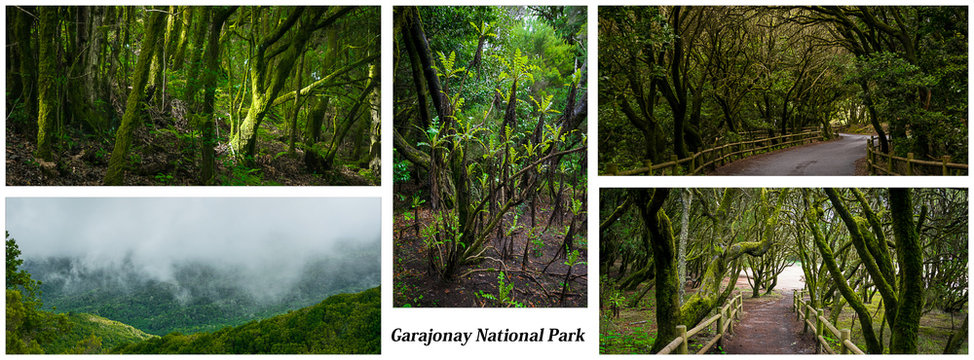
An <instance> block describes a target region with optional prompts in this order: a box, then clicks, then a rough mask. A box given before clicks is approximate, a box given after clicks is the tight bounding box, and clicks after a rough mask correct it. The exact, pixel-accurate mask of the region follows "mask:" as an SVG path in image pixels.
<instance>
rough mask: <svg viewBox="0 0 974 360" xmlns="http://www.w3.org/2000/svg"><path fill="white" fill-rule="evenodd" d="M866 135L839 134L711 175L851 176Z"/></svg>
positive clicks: (737, 162)
mask: <svg viewBox="0 0 974 360" xmlns="http://www.w3.org/2000/svg"><path fill="white" fill-rule="evenodd" d="M868 140H869V136H868V135H854V134H839V138H838V139H836V140H833V141H827V142H822V143H817V144H809V145H804V146H799V147H796V148H792V149H785V150H779V151H775V152H772V153H767V154H761V155H757V156H754V157H749V158H746V159H743V160H739V161H735V162H733V163H730V164H728V165H726V166H722V167H720V168H718V169H717V170H715V171H714V172H713V173H712V174H713V175H764V176H776V175H855V174H856V161H857V160H859V159H862V158H863V157H865V156H866V142H867V141H868Z"/></svg>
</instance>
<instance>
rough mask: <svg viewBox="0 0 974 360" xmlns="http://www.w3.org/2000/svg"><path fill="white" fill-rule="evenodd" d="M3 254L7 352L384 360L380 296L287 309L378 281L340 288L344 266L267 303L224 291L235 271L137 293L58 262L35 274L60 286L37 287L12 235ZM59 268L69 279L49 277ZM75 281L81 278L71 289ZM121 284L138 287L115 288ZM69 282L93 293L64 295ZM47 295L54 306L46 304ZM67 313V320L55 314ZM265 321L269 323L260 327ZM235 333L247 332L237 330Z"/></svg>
mask: <svg viewBox="0 0 974 360" xmlns="http://www.w3.org/2000/svg"><path fill="white" fill-rule="evenodd" d="M6 249H7V250H6V252H7V257H6V260H7V261H6V262H7V298H6V303H7V345H6V346H7V347H6V351H7V353H48V354H97V353H209V354H214V353H216V354H219V353H231V354H258V353H292V354H293V353H302V354H303V353H342V354H358V353H366V354H377V353H379V347H380V338H379V335H380V334H379V333H380V330H381V322H380V301H379V288H378V287H375V288H372V289H369V290H366V291H363V292H361V293H357V294H347V293H346V294H338V295H333V296H330V297H327V299H325V300H324V301H321V302H320V303H318V304H316V305H311V306H308V307H304V308H300V309H298V310H293V311H288V310H287V309H288V308H290V309H294V308H298V307H300V306H296V305H295V304H301V303H307V302H308V299H310V298H313V297H315V296H317V298H318V299H320V298H323V297H325V296H319V294H320V293H322V292H323V289H324V290H326V291H327V292H328V293H330V294H335V293H339V292H347V291H352V290H351V289H356V288H358V289H361V288H363V286H362V285H363V284H364V283H372V284H374V283H375V282H377V279H374V278H373V279H371V280H370V276H369V275H368V274H366V273H365V272H363V273H357V274H351V273H349V274H347V275H348V278H347V279H337V281H336V279H329V278H328V276H327V274H329V273H332V272H334V271H336V269H335V268H334V267H338V266H342V265H339V264H335V265H331V266H332V267H333V268H328V267H325V268H323V269H322V268H320V267H319V266H320V265H323V264H325V263H326V262H325V261H322V262H321V263H318V264H315V265H318V266H310V267H309V268H311V267H314V268H316V270H317V271H318V273H312V274H306V276H307V278H305V279H304V280H303V283H302V284H299V285H298V286H296V288H295V289H294V290H293V292H291V293H290V294H289V295H288V297H287V298H284V299H279V300H276V301H275V302H268V301H267V300H263V301H261V300H257V299H255V298H254V296H253V295H249V294H245V293H243V292H242V290H241V289H235V288H231V286H233V285H227V283H230V284H233V283H234V282H235V281H234V280H233V279H230V278H229V277H230V276H231V274H230V272H228V271H226V270H224V271H222V272H221V271H218V270H217V269H214V268H212V267H205V266H200V265H197V266H196V267H188V268H187V269H184V270H182V272H183V273H184V276H187V277H186V278H183V279H181V280H179V281H181V282H177V283H160V282H157V281H151V280H142V281H141V282H142V284H139V281H133V280H134V279H132V278H133V277H135V276H136V275H134V274H122V275H118V274H114V275H112V274H106V273H107V271H104V269H102V271H96V272H92V273H88V274H80V275H79V274H78V272H79V270H80V269H81V268H80V267H76V268H71V269H66V268H64V267H65V266H67V261H66V260H64V259H57V260H54V261H49V264H46V265H45V266H40V267H38V266H34V268H35V269H40V270H41V273H42V274H46V275H47V277H50V278H53V279H54V280H53V281H50V282H44V281H39V280H35V279H34V278H32V275H31V273H30V272H28V271H27V270H26V269H27V268H28V267H27V266H26V265H27V263H25V260H23V259H21V257H20V255H21V252H20V250H19V247H18V246H17V243H16V241H15V240H14V239H13V238H11V237H10V235H9V233H8V234H7V238H6ZM362 260H363V259H361V258H360V257H356V256H350V257H349V259H348V260H347V261H348V262H347V263H346V264H343V265H349V266H353V267H354V266H356V265H355V263H359V264H361V263H363V261H362ZM328 262H332V261H328ZM367 263H374V261H369V262H367ZM54 264H56V265H54ZM58 265H59V266H61V267H62V271H63V272H62V273H47V271H50V269H49V268H51V267H55V266H58ZM358 266H362V265H358ZM116 270H117V269H116ZM370 272H371V273H377V272H378V270H377V269H370ZM69 275H70V276H76V277H78V278H75V279H70V280H68V279H66V276H69ZM106 277H112V279H107V278H106ZM372 277H374V276H372ZM38 278H44V277H43V275H42V277H38ZM118 279H125V280H126V281H131V282H133V284H126V283H119V282H116V281H117V280H118ZM322 279H324V280H325V282H326V283H328V284H325V285H326V286H322V285H321V284H320V281H321V280H322ZM52 283H53V284H52ZM67 283H71V284H74V286H75V287H85V288H86V290H81V289H71V290H66V289H64V288H65V287H67V286H69V285H66V284H67ZM105 286H114V288H106V287H105ZM176 288H183V292H181V293H180V292H176V291H174V289H176ZM333 289H340V290H339V291H334V290H333ZM302 291H305V292H314V294H310V293H301V292H302ZM42 296H43V298H45V299H53V300H54V301H51V302H47V303H45V302H43V301H42V299H41V297H42ZM54 304H62V305H60V306H59V305H54ZM302 306H303V305H302ZM69 309H75V310H69ZM65 310H68V313H58V312H57V311H65ZM87 312H93V313H101V314H103V315H105V316H110V317H112V318H113V319H125V320H126V321H125V323H123V322H119V321H115V320H110V319H108V318H106V317H102V316H98V315H94V314H89V313H87ZM284 312H286V314H282V315H277V316H273V315H275V314H281V313H284ZM261 317H268V318H266V319H263V320H253V319H255V318H261ZM248 320H249V322H248ZM245 322H246V323H245ZM126 323H128V324H126ZM133 324H134V325H137V326H138V327H139V328H143V329H149V331H151V332H152V333H155V334H156V335H153V334H148V333H146V332H143V331H142V330H140V329H139V328H137V327H133V326H131V325H133ZM191 324H194V325H191ZM237 324H242V325H238V326H232V325H237ZM216 329H219V330H216ZM201 330H202V331H201ZM213 330H216V331H213ZM206 331H212V332H206ZM183 332H188V333H192V334H190V335H183ZM159 335H164V336H161V337H160V336H159Z"/></svg>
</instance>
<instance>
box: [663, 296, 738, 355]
mask: <svg viewBox="0 0 974 360" xmlns="http://www.w3.org/2000/svg"><path fill="white" fill-rule="evenodd" d="M743 314H744V295H743V293H740V294H737V296H736V297H734V299H732V300H731V302H730V303H727V304H725V305H724V306H723V307H721V308H720V313H718V314H717V315H714V316H712V317H711V318H709V319H707V320H704V321H703V322H701V323H700V324H699V325H697V326H696V327H695V328H693V329H690V330H689V331H687V327H686V325H677V326H676V333H677V337H676V339H673V341H670V343H669V344H667V345H666V347H664V348H663V349H662V350H660V351H659V354H674V353H675V354H687V353H689V351H688V350H687V345H688V339H689V338H690V337H691V336H693V335H696V334H697V333H699V332H701V331H703V329H706V328H707V326H710V324H713V323H715V322H716V323H717V325H716V327H715V328H714V329H715V331H714V332H716V333H717V335H716V336H714V338H713V339H710V341H707V343H706V344H705V345H704V346H703V347H701V348H700V350H699V351H697V354H698V355H699V354H705V353H707V351H709V350H710V348H712V347H713V346H714V344H716V343H717V342H718V341H720V339H721V338H723V337H724V334H725V333H727V334H732V335H733V334H734V320H739V319H740V318H741V316H742V315H743Z"/></svg>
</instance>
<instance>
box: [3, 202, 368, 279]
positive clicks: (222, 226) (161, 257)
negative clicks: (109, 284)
mask: <svg viewBox="0 0 974 360" xmlns="http://www.w3.org/2000/svg"><path fill="white" fill-rule="evenodd" d="M379 208H380V201H379V198H338V199H335V198H8V199H7V208H6V216H7V219H6V221H7V223H6V224H7V231H9V232H10V236H11V237H13V238H14V239H16V240H17V244H18V245H19V246H20V249H21V251H22V252H23V257H24V258H25V259H26V258H35V257H46V256H76V257H81V258H84V259H86V260H89V261H93V262H117V261H119V260H121V259H122V258H124V257H126V256H131V258H132V260H134V261H135V262H136V263H139V264H143V265H144V266H145V270H146V271H149V272H152V273H156V274H158V275H159V276H161V277H167V276H166V275H167V274H166V273H167V272H168V271H169V268H170V266H171V264H172V263H173V262H179V261H182V260H198V261H207V262H217V263H219V262H222V263H226V264H231V265H243V266H248V267H259V268H265V267H266V266H269V265H270V266H278V265H279V266H281V267H285V268H287V267H294V266H299V265H301V263H303V261H302V260H304V259H307V258H308V256H314V255H336V254H332V253H333V252H335V251H336V250H335V249H334V248H333V245H335V244H339V243H345V242H352V243H356V244H374V245H375V246H376V248H377V249H378V246H379V238H380V236H381V231H380V224H381V222H380V219H379V216H380V211H379Z"/></svg>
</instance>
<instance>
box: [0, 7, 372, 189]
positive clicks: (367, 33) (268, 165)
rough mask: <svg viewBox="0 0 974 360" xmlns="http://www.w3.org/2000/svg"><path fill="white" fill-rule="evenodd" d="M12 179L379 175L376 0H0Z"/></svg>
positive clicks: (252, 181)
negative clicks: (48, 3) (195, 2)
mask: <svg viewBox="0 0 974 360" xmlns="http://www.w3.org/2000/svg"><path fill="white" fill-rule="evenodd" d="M6 10H7V12H6V14H7V24H8V26H7V29H6V32H7V37H6V38H7V53H6V74H7V76H6V89H7V90H6V91H7V92H6V109H7V113H6V114H5V116H6V119H7V121H6V134H7V150H6V152H7V160H8V161H7V184H8V185H376V184H378V183H379V178H380V164H381V159H380V154H379V148H380V146H379V144H380V134H379V128H380V126H379V121H380V119H379V99H380V94H379V89H380V81H379V73H380V69H379V57H380V52H379V8H378V7H338V6H336V7H304V6H299V7H274V6H270V7H268V6H245V7H237V6H218V7H201V6H163V7H142V6H138V7H136V6H75V7H45V6H36V7H35V6H8V7H7V9H6Z"/></svg>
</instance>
